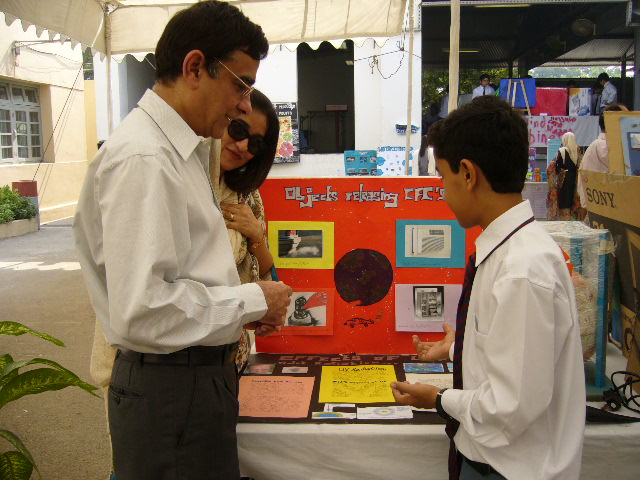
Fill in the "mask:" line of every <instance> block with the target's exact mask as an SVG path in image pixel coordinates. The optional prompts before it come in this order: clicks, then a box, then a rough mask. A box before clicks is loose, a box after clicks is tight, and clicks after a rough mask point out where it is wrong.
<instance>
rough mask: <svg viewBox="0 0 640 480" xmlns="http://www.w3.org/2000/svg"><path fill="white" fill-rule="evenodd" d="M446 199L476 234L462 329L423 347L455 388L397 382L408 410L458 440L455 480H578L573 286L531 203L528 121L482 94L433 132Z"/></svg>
mask: <svg viewBox="0 0 640 480" xmlns="http://www.w3.org/2000/svg"><path fill="white" fill-rule="evenodd" d="M429 144H430V145H432V146H433V148H434V153H435V157H436V164H437V168H438V171H439V172H440V174H441V175H442V182H443V184H444V191H445V198H444V199H445V201H446V202H447V204H448V205H449V207H450V208H451V210H453V212H454V213H455V215H456V217H457V219H458V222H459V223H460V225H461V226H462V227H464V228H473V227H475V226H479V227H481V228H482V233H481V234H480V236H479V237H478V238H477V239H476V241H475V247H476V253H475V254H473V255H471V257H470V258H469V262H468V264H467V271H466V274H465V281H464V285H463V288H462V294H461V298H460V302H459V305H458V315H457V318H456V330H455V331H454V330H453V329H452V328H451V327H449V326H448V325H447V324H445V325H446V326H445V333H446V335H445V337H444V339H443V340H441V341H439V342H420V340H419V338H418V337H417V336H415V337H414V346H415V348H416V351H417V352H418V355H419V358H420V359H421V360H426V361H430V362H434V361H443V360H449V359H452V360H453V383H454V388H440V387H438V386H435V385H426V384H409V383H401V382H394V383H392V384H391V388H392V391H393V395H394V397H395V399H396V401H398V402H399V403H401V404H404V405H413V406H416V407H423V408H434V407H435V408H436V411H437V412H438V414H439V415H441V416H442V417H443V418H445V419H447V433H448V435H449V436H450V438H451V439H452V445H451V446H452V448H451V455H450V457H449V459H450V462H449V472H450V475H449V478H450V479H457V478H460V479H462V480H472V479H480V478H484V479H491V480H495V479H504V478H508V479H517V480H551V479H562V480H577V479H578V478H579V477H580V464H581V460H582V443H583V436H584V425H585V383H584V366H583V361H582V345H581V341H580V326H579V322H578V315H577V312H576V305H575V293H574V290H573V283H572V281H571V276H570V275H569V269H568V268H567V265H566V262H565V258H564V255H563V253H562V251H561V249H560V247H559V246H558V244H557V243H556V242H555V241H554V240H553V239H552V238H551V236H550V235H549V234H548V233H547V232H546V231H545V229H544V228H543V227H542V226H541V225H540V223H538V222H536V221H535V219H534V217H533V211H532V209H531V205H530V204H529V201H528V200H523V199H522V193H521V192H522V189H523V187H524V182H525V176H526V174H527V168H528V150H529V135H528V131H527V125H526V123H525V121H524V119H523V118H522V116H521V115H520V114H519V113H518V112H516V111H515V110H514V109H512V108H511V107H510V106H509V104H507V103H506V102H505V101H503V100H501V99H499V98H498V97H495V96H483V97H480V98H476V99H474V100H473V101H472V102H471V103H470V104H468V105H464V106H463V107H460V108H459V109H457V110H456V111H455V112H452V113H451V114H450V115H449V117H448V118H447V119H446V120H442V121H440V122H438V123H436V124H434V125H433V127H431V131H430V132H429Z"/></svg>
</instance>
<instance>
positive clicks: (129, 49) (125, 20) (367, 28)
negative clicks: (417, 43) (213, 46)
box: [0, 0, 414, 171]
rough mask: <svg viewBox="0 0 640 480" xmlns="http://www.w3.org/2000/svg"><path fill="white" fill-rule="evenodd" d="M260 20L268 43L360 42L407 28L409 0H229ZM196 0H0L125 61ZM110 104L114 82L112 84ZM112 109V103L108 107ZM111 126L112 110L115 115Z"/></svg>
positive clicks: (15, 14) (11, 10) (13, 15)
mask: <svg viewBox="0 0 640 480" xmlns="http://www.w3.org/2000/svg"><path fill="white" fill-rule="evenodd" d="M226 1H229V3H232V4H233V5H235V6H236V7H238V8H239V9H240V10H242V12H243V13H244V14H245V15H247V17H249V18H250V19H251V20H252V21H254V22H255V23H257V24H259V25H261V26H262V29H263V30H264V32H265V35H266V37H267V39H268V40H269V43H270V44H285V45H288V46H290V47H295V46H297V45H298V44H299V43H302V42H307V43H309V44H310V45H311V46H312V47H317V45H319V44H320V42H322V41H331V42H332V43H333V44H334V45H335V46H338V45H339V44H340V43H342V41H344V40H345V39H351V40H353V41H354V42H358V41H360V42H361V41H364V40H366V39H368V38H372V39H374V41H376V43H377V44H379V45H380V44H382V43H384V41H386V39H387V38H389V37H392V36H395V35H399V34H400V33H401V31H402V27H403V23H404V18H405V11H406V7H407V0H226ZM196 2H197V0H182V1H180V0H0V11H1V12H4V14H5V20H6V22H7V24H10V23H12V22H13V21H15V20H16V19H19V20H20V21H21V22H22V25H23V28H24V29H26V28H27V27H28V26H29V25H35V26H36V29H37V31H38V33H41V32H42V31H43V30H47V31H48V32H49V36H50V38H52V39H53V38H55V37H56V35H57V34H59V38H60V39H61V40H66V39H69V40H70V41H71V42H72V45H73V44H76V43H81V44H82V45H84V46H87V47H90V48H92V50H93V51H94V52H100V53H101V54H103V55H106V56H107V77H108V78H109V77H110V63H111V62H110V59H111V58H114V59H115V60H118V61H121V60H122V59H123V58H124V56H125V55H127V54H131V55H133V56H135V57H136V58H138V59H139V60H142V59H143V58H144V56H145V55H146V54H148V53H150V52H153V51H154V50H155V45H156V42H157V41H158V39H159V38H160V35H161V33H162V31H163V29H164V27H165V25H166V23H167V22H168V20H169V19H170V18H171V17H172V16H173V15H174V14H175V13H176V12H177V11H179V10H181V9H184V8H187V7H188V6H189V5H190V4H193V3H196ZM413 4H414V2H413V0H409V11H410V20H411V21H410V24H411V27H410V30H411V31H410V49H409V50H410V51H409V75H411V70H412V63H413V51H412V47H413ZM410 79H411V76H409V84H408V85H409V88H408V90H409V94H408V99H409V100H408V106H407V142H406V149H407V154H406V159H407V161H406V165H407V171H408V163H409V162H408V158H409V150H410V148H409V146H410V135H411V80H410ZM107 102H108V105H111V89H110V88H107ZM108 111H109V116H110V114H111V108H109V109H108ZM108 123H109V130H111V123H112V122H111V118H109V121H108Z"/></svg>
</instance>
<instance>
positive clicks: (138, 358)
mask: <svg viewBox="0 0 640 480" xmlns="http://www.w3.org/2000/svg"><path fill="white" fill-rule="evenodd" d="M237 351H238V342H236V343H229V344H227V345H217V346H214V347H205V346H194V347H188V348H184V349H182V350H178V351H177V352H173V353H166V354H162V353H140V352H134V351H133V350H122V349H121V350H119V351H118V354H119V355H120V356H122V357H123V358H126V359H127V360H131V361H132V362H140V363H155V364H164V365H224V364H225V363H229V362H233V361H234V360H235V357H236V352H237Z"/></svg>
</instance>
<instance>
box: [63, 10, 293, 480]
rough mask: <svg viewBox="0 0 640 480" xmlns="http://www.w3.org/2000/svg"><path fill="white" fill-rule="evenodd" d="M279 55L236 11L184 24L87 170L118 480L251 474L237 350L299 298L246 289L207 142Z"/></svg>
mask: <svg viewBox="0 0 640 480" xmlns="http://www.w3.org/2000/svg"><path fill="white" fill-rule="evenodd" d="M267 51H268V43H267V40H266V38H265V36H264V34H263V32H262V29H261V28H260V27H259V26H257V25H255V24H253V23H252V22H250V21H249V20H248V19H247V18H246V17H245V16H244V15H243V14H242V13H241V12H240V11H239V10H238V9H237V8H236V7H233V6H231V5H229V4H228V3H225V2H214V1H206V2H202V3H198V4H195V5H194V6H192V7H190V8H188V9H186V10H182V11H181V12H179V13H178V14H176V15H175V16H174V17H173V18H172V19H171V20H170V21H169V23H168V24H167V26H166V28H165V31H164V32H163V34H162V36H161V38H160V40H159V42H158V45H157V48H156V62H157V70H156V83H155V85H154V87H153V90H148V91H147V92H146V93H145V95H144V96H143V97H142V99H141V100H140V102H139V104H138V108H135V109H134V110H133V111H132V112H131V113H130V114H129V115H128V116H127V117H126V118H125V119H124V120H123V121H122V122H121V124H120V125H119V126H118V128H116V130H115V131H114V132H113V134H112V135H111V137H110V138H109V139H108V140H107V141H106V142H105V144H104V145H103V146H102V147H101V148H100V150H99V152H98V154H97V155H96V157H95V158H94V160H93V161H92V163H91V164H90V167H89V171H88V172H87V176H86V179H85V183H84V186H83V189H82V193H81V195H80V199H79V202H78V208H77V213H76V217H75V221H74V234H75V238H76V245H77V249H78V256H79V260H80V264H81V266H82V270H83V274H84V277H85V282H86V285H87V290H88V293H89V297H90V300H91V303H92V306H93V308H94V310H95V312H96V316H97V319H98V321H100V323H101V325H102V328H103V330H104V333H105V336H106V338H107V340H108V342H109V343H110V344H111V345H113V346H116V347H118V349H119V352H118V354H117V356H116V359H115V363H114V366H113V372H112V376H111V382H110V385H109V398H108V410H109V425H110V430H111V440H112V447H113V457H114V470H115V474H116V477H117V478H118V480H147V479H148V480H157V479H160V478H162V479H166V480H173V479H175V480H177V479H178V478H179V479H202V478H211V477H212V476H213V475H215V478H217V479H224V480H227V479H228V480H231V479H233V480H237V479H238V478H239V476H240V474H239V467H238V454H237V445H236V434H235V427H236V421H237V414H238V402H237V384H238V379H237V372H236V369H235V363H234V357H235V352H236V350H237V341H238V339H239V337H240V332H241V329H242V328H243V326H245V327H247V328H255V329H256V333H257V334H258V335H267V334H269V333H271V332H273V331H274V330H276V329H278V328H279V326H280V325H282V324H283V322H284V316H285V313H286V307H287V305H288V304H289V301H290V295H291V288H290V287H288V286H286V285H284V284H283V283H281V282H258V283H253V284H244V285H241V284H240V280H239V277H238V273H237V270H236V266H235V262H234V259H233V254H232V251H231V246H230V244H229V240H228V235H227V229H226V226H225V221H224V218H223V216H222V214H221V212H220V207H219V205H218V201H217V199H216V198H215V196H214V194H213V191H212V188H211V185H210V183H209V174H208V171H207V170H208V164H209V148H208V144H207V143H206V142H205V141H204V140H203V138H202V137H210V136H213V137H215V138H220V137H221V136H222V132H223V130H224V128H226V127H227V125H228V122H229V119H230V118H234V117H237V116H238V115H240V113H241V112H250V111H251V104H250V100H249V93H250V91H251V89H252V88H251V87H250V85H251V84H253V82H254V80H255V75H256V71H257V69H258V65H259V63H260V60H261V59H262V58H264V57H265V56H266V54H267Z"/></svg>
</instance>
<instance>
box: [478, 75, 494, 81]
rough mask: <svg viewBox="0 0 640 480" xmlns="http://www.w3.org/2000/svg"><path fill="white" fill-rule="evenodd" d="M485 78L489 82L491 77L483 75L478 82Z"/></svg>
mask: <svg viewBox="0 0 640 480" xmlns="http://www.w3.org/2000/svg"><path fill="white" fill-rule="evenodd" d="M485 78H486V79H487V80H491V77H490V76H489V75H487V74H486V73H483V74H482V75H480V81H482V80H484V79H485Z"/></svg>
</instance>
